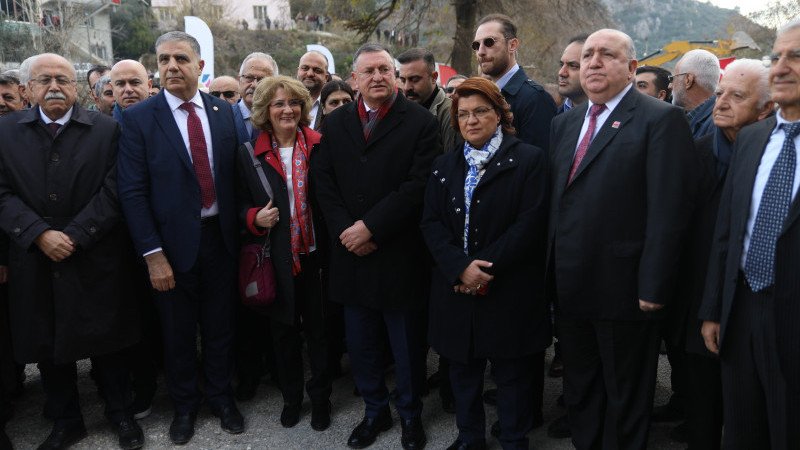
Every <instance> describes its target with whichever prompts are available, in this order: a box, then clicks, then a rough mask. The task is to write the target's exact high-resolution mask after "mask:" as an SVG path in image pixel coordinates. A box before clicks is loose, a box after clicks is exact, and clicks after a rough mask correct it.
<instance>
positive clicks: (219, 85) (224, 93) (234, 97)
mask: <svg viewBox="0 0 800 450" xmlns="http://www.w3.org/2000/svg"><path fill="white" fill-rule="evenodd" d="M208 93H209V94H211V95H213V96H214V97H217V98H221V99H223V100H225V101H226V102H228V103H230V104H231V106H233V105H235V104H236V102H238V101H239V99H240V98H241V95H240V94H239V82H238V81H236V78H233V77H229V76H227V75H223V76H221V77H217V78H214V79H213V80H211V83H209V85H208Z"/></svg>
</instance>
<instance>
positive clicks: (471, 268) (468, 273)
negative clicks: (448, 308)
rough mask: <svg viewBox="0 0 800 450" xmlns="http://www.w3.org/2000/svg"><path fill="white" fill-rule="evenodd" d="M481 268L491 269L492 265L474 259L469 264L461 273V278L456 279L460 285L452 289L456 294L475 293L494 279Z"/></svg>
mask: <svg viewBox="0 0 800 450" xmlns="http://www.w3.org/2000/svg"><path fill="white" fill-rule="evenodd" d="M481 267H486V268H489V267H492V263H490V262H489V261H484V260H482V259H476V260H474V261H472V262H471V263H469V265H468V266H467V268H466V269H464V271H463V272H461V276H460V277H458V278H459V279H460V280H461V284H460V285H458V286H456V287H455V288H454V289H455V290H456V292H461V293H462V294H472V293H476V292H477V291H479V290H481V289H483V288H484V287H485V286H486V285H487V284H489V282H490V281H492V280H493V279H494V275H489V274H488V273H486V272H484V271H483V270H481Z"/></svg>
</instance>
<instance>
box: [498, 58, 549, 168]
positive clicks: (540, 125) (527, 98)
mask: <svg viewBox="0 0 800 450" xmlns="http://www.w3.org/2000/svg"><path fill="white" fill-rule="evenodd" d="M502 93H503V97H505V99H506V101H507V102H508V104H509V105H510V106H511V112H512V113H514V120H513V122H512V123H511V124H512V125H513V126H514V129H516V131H517V138H518V139H519V140H521V141H522V142H524V143H526V144H530V145H533V146H536V147H539V148H541V149H542V150H544V151H545V152H547V149H548V148H549V145H550V141H549V139H550V121H551V120H553V117H555V115H556V109H557V107H556V102H555V101H554V100H553V97H552V96H551V95H550V94H548V93H547V91H545V90H544V88H543V87H542V85H540V84H539V83H537V82H535V81H533V80H531V79H530V78H528V74H526V73H525V71H524V70H522V67H520V68H519V70H517V73H515V74H514V76H513V77H511V79H510V80H508V83H506V85H505V86H503V89H502Z"/></svg>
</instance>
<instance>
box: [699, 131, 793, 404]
mask: <svg viewBox="0 0 800 450" xmlns="http://www.w3.org/2000/svg"><path fill="white" fill-rule="evenodd" d="M776 122H777V121H776V118H775V117H774V116H773V117H769V118H767V119H764V120H762V121H760V122H757V123H754V124H753V125H750V126H748V127H745V128H743V129H742V130H741V131H740V132H739V135H738V137H737V138H736V143H735V144H734V150H733V158H732V159H731V164H730V168H729V169H728V177H727V179H726V180H725V187H724V188H723V191H722V198H721V200H720V206H719V215H718V217H717V224H716V228H715V229H714V242H713V248H712V253H711V257H710V260H709V265H708V278H707V281H706V291H705V295H704V298H703V304H702V306H701V308H700V313H699V318H700V319H702V320H710V321H713V322H719V323H720V355H721V356H722V357H723V358H724V357H725V352H727V351H733V350H731V349H728V348H726V347H725V335H726V334H727V331H728V330H727V325H728V319H729V318H730V313H731V308H732V306H733V299H734V295H735V292H736V285H737V282H738V278H739V270H740V266H741V264H740V262H741V259H742V250H743V247H742V243H743V239H744V234H745V233H746V230H747V220H748V218H749V216H750V202H751V199H752V193H753V183H754V182H755V177H756V173H757V172H758V166H759V165H760V163H761V156H762V155H763V154H764V149H765V148H766V146H767V143H768V142H769V138H770V134H771V133H772V130H773V129H774V128H775V124H776ZM798 217H800V201H799V200H798V197H795V198H794V200H793V201H792V204H791V206H790V207H789V215H788V216H787V217H786V221H785V222H784V224H783V229H782V230H781V233H780V234H779V235H778V242H777V245H776V248H775V286H774V295H773V301H774V307H775V333H776V335H777V345H778V354H779V357H780V362H781V370H782V371H783V373H784V376H785V378H786V382H787V383H788V385H789V387H790V389H793V390H795V391H797V390H798V389H800V354H799V353H800V350H798V349H800V327H799V326H798V323H800V276H798V268H800V220H798Z"/></svg>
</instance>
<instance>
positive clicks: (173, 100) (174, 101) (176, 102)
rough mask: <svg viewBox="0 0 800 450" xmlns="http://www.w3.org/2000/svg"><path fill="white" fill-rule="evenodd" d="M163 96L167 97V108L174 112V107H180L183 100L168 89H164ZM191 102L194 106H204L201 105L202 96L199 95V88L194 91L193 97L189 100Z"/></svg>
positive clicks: (203, 106)
mask: <svg viewBox="0 0 800 450" xmlns="http://www.w3.org/2000/svg"><path fill="white" fill-rule="evenodd" d="M164 96H165V97H166V98H167V104H168V105H169V109H170V111H172V112H175V110H176V109H178V108H180V107H181V105H182V104H184V103H185V102H184V101H183V100H181V99H179V98H178V97H176V96H174V95H172V94H170V93H169V91H168V90H166V89H164ZM189 101H190V102H191V103H194V104H195V105H196V106H199V107H201V108H205V105H203V97H201V96H200V90H199V89H198V90H197V91H195V93H194V97H192V98H191V99H190V100H189Z"/></svg>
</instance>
